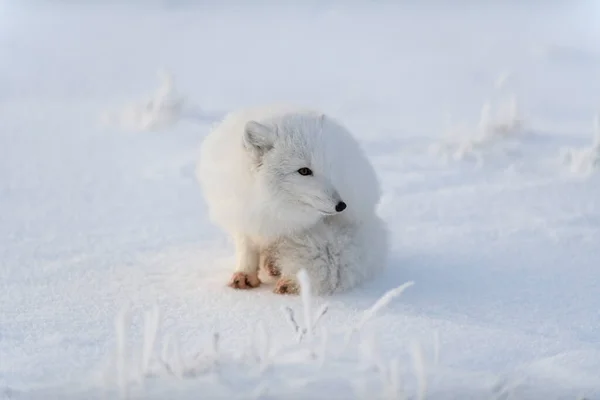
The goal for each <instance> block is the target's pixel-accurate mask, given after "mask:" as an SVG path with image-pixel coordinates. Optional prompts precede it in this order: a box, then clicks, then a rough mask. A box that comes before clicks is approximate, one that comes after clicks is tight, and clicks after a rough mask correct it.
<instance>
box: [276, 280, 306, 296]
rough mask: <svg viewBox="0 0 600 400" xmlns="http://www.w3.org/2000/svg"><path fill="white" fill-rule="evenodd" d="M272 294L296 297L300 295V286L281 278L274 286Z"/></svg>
mask: <svg viewBox="0 0 600 400" xmlns="http://www.w3.org/2000/svg"><path fill="white" fill-rule="evenodd" d="M273 293H276V294H291V295H297V294H300V285H298V283H297V282H296V281H294V280H292V279H289V278H281V279H279V280H278V281H277V283H276V284H275V289H274V290H273Z"/></svg>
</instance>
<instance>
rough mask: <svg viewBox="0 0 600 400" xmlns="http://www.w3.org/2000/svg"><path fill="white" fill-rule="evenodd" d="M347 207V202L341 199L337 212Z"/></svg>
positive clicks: (336, 207) (336, 208)
mask: <svg viewBox="0 0 600 400" xmlns="http://www.w3.org/2000/svg"><path fill="white" fill-rule="evenodd" d="M345 209H346V203H344V202H343V201H340V202H339V203H337V205H336V206H335V211H337V212H342V211H344V210H345Z"/></svg>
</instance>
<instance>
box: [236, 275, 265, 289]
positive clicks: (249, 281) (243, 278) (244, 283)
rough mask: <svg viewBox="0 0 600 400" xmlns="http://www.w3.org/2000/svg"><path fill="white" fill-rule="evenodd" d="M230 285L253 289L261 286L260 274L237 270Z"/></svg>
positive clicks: (237, 287)
mask: <svg viewBox="0 0 600 400" xmlns="http://www.w3.org/2000/svg"><path fill="white" fill-rule="evenodd" d="M229 286H230V287H232V288H234V289H252V288H255V287H258V286H260V279H258V274H248V273H245V272H235V273H234V274H233V276H232V277H231V280H230V281H229Z"/></svg>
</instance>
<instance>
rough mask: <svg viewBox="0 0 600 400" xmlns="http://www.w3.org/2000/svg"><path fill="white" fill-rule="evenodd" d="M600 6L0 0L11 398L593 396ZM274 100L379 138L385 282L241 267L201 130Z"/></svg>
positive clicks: (3, 247) (6, 388)
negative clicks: (277, 289)
mask: <svg viewBox="0 0 600 400" xmlns="http://www.w3.org/2000/svg"><path fill="white" fill-rule="evenodd" d="M599 15H600V8H599V7H598V5H597V4H595V3H594V2H591V1H590V2H526V4H525V2H499V1H497V2H495V1H488V2H478V3H477V4H476V3H475V2H453V3H450V2H447V3H441V2H433V1H427V2H410V1H407V2H397V3H392V2H355V3H352V4H349V3H346V4H342V3H341V2H334V1H329V2H325V1H323V2H317V1H309V2H306V3H300V2H296V3H291V2H287V3H285V2H281V3H279V4H278V5H274V4H273V3H270V4H269V3H267V2H258V3H253V4H252V5H240V4H239V3H238V4H235V3H234V2H223V3H216V2H215V3H211V2H197V3H190V2H171V3H167V2H148V3H142V2H130V3H127V4H122V3H118V2H106V3H100V2H98V3H92V2H90V3H88V4H86V5H74V4H71V5H69V4H63V3H59V2H56V3H53V4H49V3H47V4H43V3H41V2H38V3H35V2H3V3H2V5H1V6H0V210H1V213H0V311H1V312H0V398H7V399H52V398H61V399H76V398H77V399H79V398H86V399H94V398H127V397H128V398H157V399H158V398H172V399H175V398H182V399H188V398H190V399H191V398H198V397H201V398H209V399H213V398H215V399H216V398H240V399H275V398H285V399H317V398H319V399H336V398H340V399H342V398H343V399H349V398H382V399H421V398H427V399H482V398H489V399H509V398H512V399H578V398H579V399H581V398H586V399H590V400H591V399H594V398H598V396H600V296H599V295H598V293H599V291H600V251H599V250H598V243H600V202H599V199H600V186H599V182H600V181H599V177H598V167H599V163H598V160H599V159H600V150H599V149H600V147H599V145H598V143H599V142H598V140H599V139H598V138H599V137H600V136H598V135H600V133H599V132H598V128H596V127H595V125H594V121H595V120H596V118H597V115H598V113H599V112H600V46H599V43H600V24H598V23H597V22H598V16H599ZM161 71H162V72H161ZM159 72H160V75H159V76H158V77H157V73H159ZM167 73H168V74H170V75H165V74H167ZM169 76H170V78H169ZM169 79H171V80H169ZM268 102H292V103H297V104H301V105H306V106H310V107H316V108H321V109H323V110H324V111H325V112H327V113H329V114H331V115H333V116H335V117H336V118H339V119H340V120H341V121H342V122H343V123H344V124H345V125H347V126H348V127H349V128H350V129H351V130H352V131H353V132H354V133H355V134H356V136H357V138H358V139H359V140H360V141H361V142H362V144H363V145H364V146H365V148H366V149H367V151H368V154H369V156H370V157H371V159H372V160H373V163H374V164H375V166H376V168H377V172H378V174H379V176H380V177H381V180H382V184H383V188H384V201H383V202H382V204H381V209H380V211H381V214H382V215H383V216H384V217H385V219H386V221H387V222H388V223H389V227H390V229H391V231H392V237H393V249H392V254H391V260H390V263H389V265H388V266H387V268H386V270H385V272H384V273H383V274H382V275H380V276H378V277H377V278H376V279H375V280H373V281H371V282H369V283H367V284H365V285H364V286H362V287H360V288H358V289H356V290H354V291H351V292H348V293H345V294H343V295H337V296H333V297H329V298H312V299H307V298H306V297H302V296H299V297H289V296H285V297H281V296H278V295H275V294H272V293H271V291H270V290H271V286H269V285H263V286H261V287H260V288H258V289H256V290H252V291H234V290H232V289H230V288H228V287H226V285H225V283H226V282H227V279H228V277H229V275H230V273H231V271H232V269H231V268H232V267H231V266H232V261H233V253H232V250H233V249H232V245H231V243H229V241H228V240H227V238H226V237H225V236H224V235H223V233H222V232H220V231H219V230H218V229H217V228H216V227H214V226H213V225H211V224H210V223H209V221H208V218H207V210H206V207H205V204H204V201H203V198H202V193H201V192H200V189H199V187H198V184H197V183H196V181H195V178H194V168H195V162H196V160H197V156H198V148H199V144H200V143H201V141H202V138H203V137H204V136H205V135H206V134H207V133H208V131H209V129H210V127H211V125H212V124H213V123H214V122H215V121H216V120H218V118H219V117H220V116H222V115H223V114H224V113H226V112H228V111H230V110H234V109H236V108H238V107H243V106H247V105H253V104H261V103H268Z"/></svg>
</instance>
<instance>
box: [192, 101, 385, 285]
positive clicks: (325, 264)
mask: <svg viewBox="0 0 600 400" xmlns="http://www.w3.org/2000/svg"><path fill="white" fill-rule="evenodd" d="M197 176H198V180H199V182H200V184H201V187H202V189H203V192H204V195H205V198H206V201H207V203H208V206H209V210H210V218H211V220H212V221H213V222H214V223H216V224H217V225H219V226H220V227H221V228H223V229H224V230H226V231H227V232H228V233H229V234H230V235H231V236H232V237H233V239H234V241H235V247H236V265H235V271H234V273H233V277H232V279H231V281H230V283H229V285H230V286H232V287H234V288H239V289H247V288H253V287H256V286H258V285H260V283H261V282H260V280H259V277H258V272H259V269H260V268H264V270H265V271H267V272H268V273H269V274H270V275H271V276H273V277H278V281H277V284H276V286H275V292H276V293H282V294H283V293H288V294H296V293H298V292H299V289H300V288H299V283H298V282H297V281H296V274H297V272H299V271H300V270H301V269H305V270H306V272H307V273H308V276H309V278H310V281H311V287H312V288H313V293H314V294H318V295H327V294H333V293H336V292H341V291H344V290H347V289H350V288H352V287H354V286H356V285H358V284H360V283H361V282H363V281H365V280H367V279H368V278H370V277H371V276H372V275H373V273H374V272H376V271H378V270H379V269H381V268H383V267H384V266H385V263H386V260H387V251H388V233H387V229H386V227H385V224H384V222H383V221H382V220H381V219H380V218H379V217H378V216H377V214H376V206H377V204H378V202H379V200H380V195H381V194H380V187H379V182H378V180H377V176H376V174H375V171H374V169H373V167H372V165H371V163H370V162H369V160H368V159H367V157H366V156H365V154H364V153H363V151H362V149H361V148H360V146H359V145H358V143H357V142H356V141H355V140H354V138H353V137H352V135H351V134H350V133H349V132H348V131H347V130H346V128H344V127H343V126H341V125H340V124H339V123H337V122H336V121H335V120H333V119H332V118H330V117H329V116H325V115H323V114H321V113H318V112H315V111H311V110H305V109H297V108H293V107H281V106H277V107H258V108H251V109H245V110H241V111H238V112H234V113H231V114H229V115H227V116H226V117H225V118H224V120H223V121H222V122H221V123H220V124H219V125H218V126H217V127H216V128H215V129H214V130H213V131H212V132H211V133H210V134H209V135H208V136H207V137H206V139H205V140H204V142H203V143H202V148H201V154H200V162H199V165H198V169H197Z"/></svg>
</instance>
